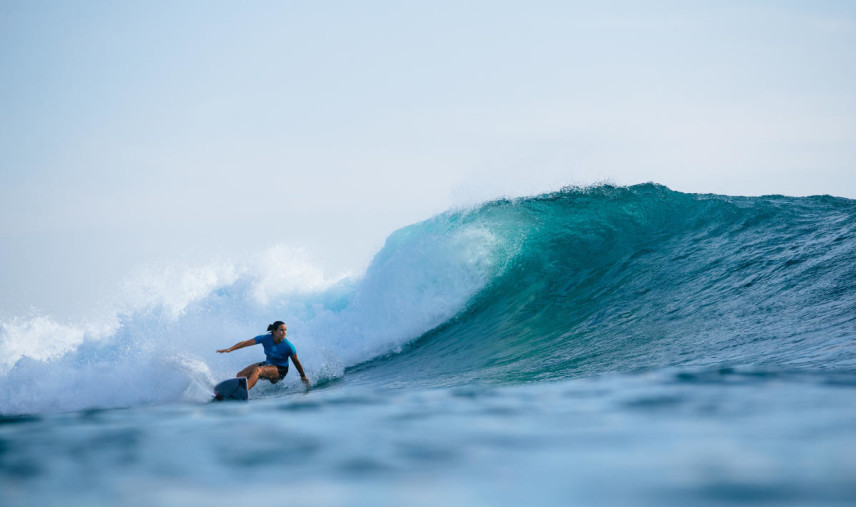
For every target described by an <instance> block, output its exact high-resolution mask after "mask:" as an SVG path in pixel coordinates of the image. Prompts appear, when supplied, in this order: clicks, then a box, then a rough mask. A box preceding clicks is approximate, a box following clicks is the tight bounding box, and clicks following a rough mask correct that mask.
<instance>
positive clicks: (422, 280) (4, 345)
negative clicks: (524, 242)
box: [0, 216, 504, 414]
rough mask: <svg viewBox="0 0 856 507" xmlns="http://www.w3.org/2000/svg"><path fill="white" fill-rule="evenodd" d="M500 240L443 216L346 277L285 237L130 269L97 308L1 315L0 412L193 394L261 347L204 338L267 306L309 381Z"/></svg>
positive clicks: (423, 322)
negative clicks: (238, 252)
mask: <svg viewBox="0 0 856 507" xmlns="http://www.w3.org/2000/svg"><path fill="white" fill-rule="evenodd" d="M502 244H503V242H501V241H500V240H499V239H498V238H496V237H494V236H493V235H492V233H491V232H489V231H488V230H487V229H485V228H482V227H480V226H479V225H478V224H475V223H474V224H471V225H469V226H465V227H461V226H460V225H459V224H454V225H453V224H451V223H450V221H449V217H448V216H442V217H438V218H437V219H434V220H430V221H428V222H425V223H423V224H417V225H415V226H411V227H409V228H405V229H403V230H401V231H399V232H397V233H396V234H393V235H392V236H391V237H390V238H389V240H388V241H387V244H386V246H385V247H384V248H383V250H382V251H381V252H380V253H379V254H378V255H377V257H376V258H375V259H374V260H373V262H372V264H371V265H370V266H369V268H368V270H367V272H366V273H365V274H364V275H363V276H361V277H358V278H354V277H343V276H338V277H328V276H326V275H325V274H324V273H323V272H322V271H321V270H320V269H318V268H317V267H315V266H313V264H312V263H311V261H310V260H309V257H308V255H307V254H306V253H305V252H303V251H301V250H299V249H295V248H290V247H287V246H284V245H277V246H275V247H273V248H271V249H268V250H266V251H264V252H261V253H260V254H259V255H257V256H256V257H255V258H253V259H250V260H248V261H246V262H243V263H234V262H228V261H217V262H211V263H208V264H205V265H202V266H196V267H185V268H181V267H176V266H166V267H161V268H153V267H148V268H141V269H138V270H136V271H135V272H134V273H132V275H131V276H129V278H128V280H127V282H126V283H125V286H124V287H123V296H122V300H121V301H119V302H118V306H119V307H120V310H119V311H117V313H116V314H115V316H114V317H113V318H111V319H108V321H105V322H102V323H97V324H91V323H87V324H84V325H77V326H75V325H67V324H60V323H56V322H53V321H52V320H51V319H49V318H48V317H36V318H33V319H29V320H22V319H17V320H13V321H10V322H6V323H2V324H0V353H2V355H1V356H0V358H1V359H0V368H2V371H0V392H2V393H4V394H0V414H15V413H39V412H45V411H55V410H77V409H83V408H90V407H98V408H103V407H122V406H135V405H141V404H159V403H169V402H175V401H182V400H196V401H202V400H204V399H206V398H207V396H209V394H208V393H209V388H210V386H211V385H213V383H214V382H215V381H216V380H218V379H222V378H225V377H229V376H232V375H234V373H235V372H236V371H238V370H240V369H241V368H243V367H244V366H246V365H247V364H250V363H252V362H254V361H257V360H259V359H260V357H259V355H260V353H261V352H260V351H259V350H253V349H244V350H240V351H236V352H233V353H231V354H216V353H215V352H214V351H215V350H216V349H218V348H224V347H227V346H229V345H231V344H233V343H235V342H237V341H240V340H244V339H247V338H249V337H252V336H254V335H256V334H260V333H262V332H264V330H265V328H266V326H267V323H269V322H272V321H274V320H277V319H282V320H286V321H287V322H288V323H289V339H290V340H291V341H292V342H293V343H294V344H295V346H296V347H297V349H298V352H299V355H300V357H301V362H302V363H303V364H304V365H305V366H306V368H307V370H308V372H309V375H310V377H311V378H313V380H315V381H319V380H324V379H329V378H335V377H338V376H341V375H343V373H344V369H345V367H347V366H349V365H352V364H355V363H357V362H361V361H365V360H368V359H371V358H372V357H375V356H377V355H379V354H383V353H387V352H390V351H394V350H396V349H397V348H399V347H400V346H401V345H403V344H404V343H406V342H408V341H410V340H413V339H415V338H417V337H419V336H420V335H422V334H423V333H425V332H426V331H428V330H430V329H431V328H433V327H435V326H437V325H440V324H442V323H443V322H445V321H446V320H448V319H450V318H451V317H453V316H454V315H455V314H457V313H458V312H459V311H460V310H461V309H462V308H463V307H465V306H466V304H467V302H468V301H469V300H470V299H471V298H472V297H473V295H474V294H476V293H477V292H478V291H479V290H480V289H481V288H482V287H484V285H485V284H487V283H488V282H489V280H491V279H492V277H493V276H494V275H495V270H496V268H497V266H501V265H502V263H503V262H504V261H503V260H502V259H501V258H498V257H497V251H498V247H499V246H500V245H502ZM500 257H501V256H500ZM296 383H297V381H296V378H292V376H290V377H289V378H288V379H287V382H284V383H282V384H278V385H277V386H274V388H273V389H276V390H279V389H289V388H292V387H296ZM270 389H272V388H271V387H270V386H266V385H262V386H261V389H260V390H259V392H260V393H262V394H264V392H265V391H266V390H270ZM70 393H73V395H70Z"/></svg>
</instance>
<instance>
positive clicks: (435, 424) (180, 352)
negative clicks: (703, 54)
mask: <svg viewBox="0 0 856 507" xmlns="http://www.w3.org/2000/svg"><path fill="white" fill-rule="evenodd" d="M854 282H856V202H854V201H852V200H848V199H842V198H835V197H830V196H818V197H806V198H792V197H782V196H765V197H728V196H718V195H696V194H685V193H679V192H674V191H671V190H669V189H668V188H665V187H662V186H659V185H654V184H646V185H637V186H633V187H629V188H624V187H613V186H596V187H589V188H568V189H565V190H562V191H560V192H555V193H551V194H546V195H540V196H535V197H528V198H519V199H512V200H497V201H494V202H489V203H485V204H483V205H480V206H476V207H473V208H469V209H464V210H452V211H449V212H447V213H444V214H441V215H438V216H436V217H433V218H431V219H429V220H427V221H425V222H422V223H418V224H414V225H411V226H408V227H405V228H403V229H401V230H399V231H396V232H395V233H393V234H392V235H391V236H390V237H389V238H388V239H387V241H386V244H385V246H384V247H383V249H381V251H380V252H378V253H377V255H376V256H375V258H374V259H373V261H372V263H371V264H370V266H369V267H368V269H367V270H366V272H365V273H364V274H362V275H360V276H358V277H348V278H337V277H332V278H330V277H327V276H326V275H325V274H324V273H322V272H320V271H318V270H317V269H315V268H313V266H312V264H311V259H306V258H304V257H301V255H300V253H299V252H297V251H294V250H292V249H289V248H287V247H276V248H273V249H271V250H269V251H266V252H264V253H263V254H262V255H260V256H258V258H257V259H255V261H253V262H252V263H245V264H236V263H228V262H210V263H206V264H201V265H200V266H198V267H195V268H191V269H185V270H163V271H161V272H147V273H144V274H142V275H140V276H139V277H138V279H136V280H134V281H133V282H131V283H129V287H127V288H126V289H127V290H126V292H125V293H124V294H125V296H124V299H123V301H122V304H121V305H119V308H120V309H119V310H117V311H116V312H115V315H112V316H111V317H110V318H107V319H101V320H98V321H81V322H56V321H55V320H53V319H52V318H51V317H50V316H43V315H39V316H28V317H26V318H24V317H21V318H16V319H7V320H6V321H4V322H2V323H0V504H2V505H4V506H5V505H10V506H11V505H141V506H142V505H181V506H184V505H205V506H211V505H234V504H236V503H244V502H247V501H261V502H265V501H273V502H289V503H304V504H309V505H438V504H451V505H520V504H527V505H528V504H535V505H574V504H577V505H580V504H581V505H604V504H607V505H609V504H618V505H732V504H760V505H854V504H856V283H854ZM277 319H282V320H285V321H286V322H287V323H288V328H289V340H290V341H292V343H294V344H295V346H296V347H297V350H298V355H299V357H300V359H301V362H302V363H303V365H304V366H305V367H306V369H307V372H308V374H309V376H310V378H311V379H312V382H313V384H314V387H313V388H312V389H311V390H308V391H307V390H305V389H304V388H303V387H302V385H301V384H300V382H299V381H298V380H297V378H296V375H295V374H294V373H293V372H292V373H291V374H289V376H288V377H286V379H285V380H284V381H283V382H281V383H279V384H276V385H271V384H269V383H266V382H260V383H259V385H258V386H257V387H256V389H254V390H253V391H252V393H251V400H250V401H249V402H246V403H241V402H234V403H210V402H209V400H210V397H211V387H212V386H213V385H214V384H215V383H216V382H217V381H219V380H222V379H224V378H227V377H230V376H232V375H234V373H235V372H237V371H238V370H240V369H241V368H243V367H244V366H246V365H247V364H250V363H252V362H255V361H259V360H261V359H262V351H261V349H260V348H259V347H256V348H247V349H242V350H240V351H236V352H233V353H231V354H216V353H215V350H216V349H218V348H223V347H227V346H229V345H231V344H233V343H235V342H237V341H239V340H244V339H246V338H249V337H251V336H254V335H256V334H259V333H260V332H262V331H263V330H264V329H265V328H266V326H267V324H268V323H269V322H272V321H274V320H277Z"/></svg>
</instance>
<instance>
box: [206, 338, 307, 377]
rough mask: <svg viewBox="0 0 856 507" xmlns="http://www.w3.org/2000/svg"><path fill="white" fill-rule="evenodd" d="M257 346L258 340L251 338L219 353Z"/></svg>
mask: <svg viewBox="0 0 856 507" xmlns="http://www.w3.org/2000/svg"><path fill="white" fill-rule="evenodd" d="M255 344H256V340H255V339H254V338H250V339H249V340H244V341H242V342H238V343H236V344H234V345H232V346H231V347H229V348H228V349H221V350H218V351H217V352H219V353H221V354H222V353H224V352H232V351H233V350H238V349H242V348H244V347H249V346H250V345H255ZM295 364H296V363H295ZM298 369H299V368H298ZM301 371H302V370H301Z"/></svg>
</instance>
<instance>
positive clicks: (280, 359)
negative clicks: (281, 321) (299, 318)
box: [253, 334, 297, 368]
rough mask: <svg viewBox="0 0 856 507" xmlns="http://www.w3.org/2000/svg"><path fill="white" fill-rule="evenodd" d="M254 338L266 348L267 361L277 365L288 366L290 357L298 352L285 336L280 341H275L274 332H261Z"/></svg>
mask: <svg viewBox="0 0 856 507" xmlns="http://www.w3.org/2000/svg"><path fill="white" fill-rule="evenodd" d="M253 340H254V341H255V342H256V343H261V344H262V347H264V348H265V356H266V357H267V362H269V363H270V364H273V365H276V366H284V367H286V368H288V358H289V357H291V356H293V355H295V354H297V349H295V348H294V345H292V344H291V342H290V341H288V340H287V339H285V338H283V339H282V341H281V342H279V343H274V342H273V335H272V334H260V335H258V336H256V337H255V338H253Z"/></svg>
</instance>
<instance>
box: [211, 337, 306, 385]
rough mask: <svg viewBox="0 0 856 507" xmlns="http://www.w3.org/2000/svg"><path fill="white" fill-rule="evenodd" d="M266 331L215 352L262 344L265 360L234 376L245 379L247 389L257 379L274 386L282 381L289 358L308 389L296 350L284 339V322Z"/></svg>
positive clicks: (286, 370)
mask: <svg viewBox="0 0 856 507" xmlns="http://www.w3.org/2000/svg"><path fill="white" fill-rule="evenodd" d="M267 330H268V332H267V333H266V334H260V335H258V336H256V337H255V338H250V339H249V340H245V341H242V342H238V343H236V344H234V345H232V346H231V347H229V348H228V349H222V350H218V351H217V352H219V353H221V354H223V353H226V352H232V351H233V350H238V349H242V348H244V347H249V346H252V345H255V344H257V343H261V344H262V346H263V347H264V349H265V358H266V360H265V361H262V362H260V363H256V364H251V365H249V366H247V367H246V368H244V369H243V370H241V371H239V372H238V374H237V375H235V376H236V377H247V389H252V388H253V386H254V385H256V382H258V380H259V378H263V379H265V380H269V381H270V383H271V384H276V383H277V382H279V381H280V380H282V379H283V377H285V375H286V374H287V373H288V358H289V357H290V358H291V362H292V363H294V367H295V368H297V371H298V373H300V380H302V381H303V383H304V384H305V385H306V387H310V385H311V384H310V383H309V379H308V378H307V377H306V373H305V372H304V371H303V365H302V364H300V360H299V359H297V349H295V348H294V345H292V344H291V342H290V341H288V340H286V339H285V334H286V332H287V331H288V328H287V327H286V326H285V322H283V321H281V320H278V321H276V322H274V323H273V324H271V325H269V326H268V328H267Z"/></svg>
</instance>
